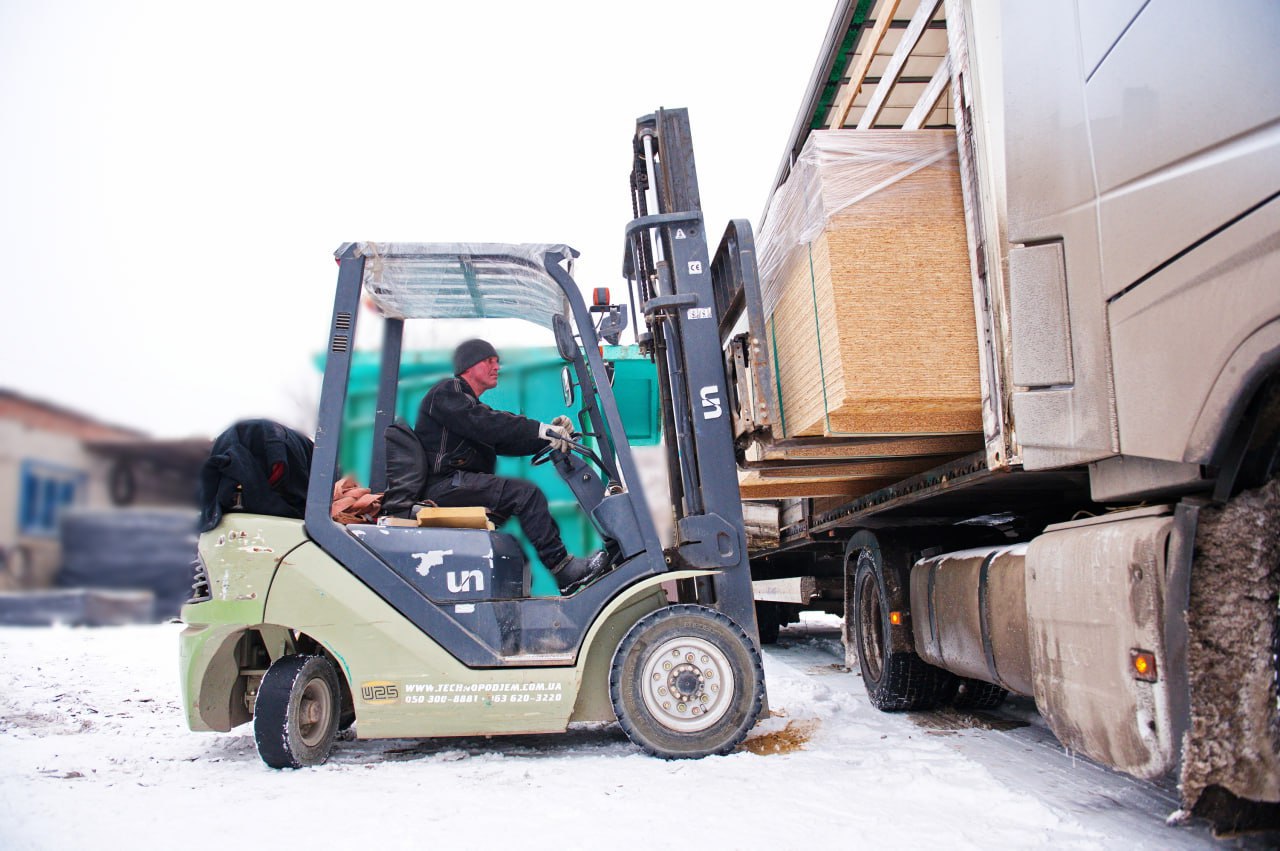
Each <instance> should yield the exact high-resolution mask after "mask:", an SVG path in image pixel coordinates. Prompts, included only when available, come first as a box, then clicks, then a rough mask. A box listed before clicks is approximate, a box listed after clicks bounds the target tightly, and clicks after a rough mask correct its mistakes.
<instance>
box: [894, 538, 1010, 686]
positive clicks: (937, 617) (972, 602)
mask: <svg viewBox="0 0 1280 851" xmlns="http://www.w3.org/2000/svg"><path fill="white" fill-rule="evenodd" d="M1026 552H1027V545H1026V544H1010V545H1004V546H998V547H982V548H978V549H970V550H961V551H959V552H951V553H944V554H942V555H939V556H934V557H932V558H927V559H921V560H920V561H918V562H916V564H915V566H914V567H912V569H911V613H912V618H911V622H912V633H913V636H914V638H915V645H916V653H918V654H919V655H920V657H921V658H922V659H924V660H925V661H926V662H928V663H929V664H931V665H936V666H937V667H939V668H943V669H945V670H948V671H951V672H952V673H954V674H958V675H960V676H962V677H971V678H973V679H978V680H982V681H984V682H989V683H995V684H997V685H999V686H1001V687H1003V688H1005V689H1008V690H1009V691H1011V692H1015V693H1017V694H1022V695H1030V694H1032V693H1033V683H1032V677H1031V657H1030V653H1029V650H1028V645H1027V603H1026V601H1027V595H1026V572H1025V561H1026Z"/></svg>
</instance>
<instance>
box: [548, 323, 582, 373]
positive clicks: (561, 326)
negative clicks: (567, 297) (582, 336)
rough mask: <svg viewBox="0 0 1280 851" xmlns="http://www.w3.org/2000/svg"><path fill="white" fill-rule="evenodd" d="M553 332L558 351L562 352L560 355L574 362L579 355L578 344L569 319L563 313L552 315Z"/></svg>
mask: <svg viewBox="0 0 1280 851" xmlns="http://www.w3.org/2000/svg"><path fill="white" fill-rule="evenodd" d="M551 332H552V333H553V334H555V337H556V351H558V352H559V353H560V357H562V358H564V359H565V360H567V361H569V362H570V363H572V362H573V360H574V359H575V358H576V357H577V356H578V344H577V342H576V341H575V340H574V339H573V329H572V328H570V327H569V320H568V319H565V318H564V316H563V315H562V314H559V313H557V314H555V315H554V316H552V317H551Z"/></svg>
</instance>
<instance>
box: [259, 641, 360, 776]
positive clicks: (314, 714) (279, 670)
mask: <svg viewBox="0 0 1280 851" xmlns="http://www.w3.org/2000/svg"><path fill="white" fill-rule="evenodd" d="M341 709H342V689H341V687H340V685H339V683H338V672H337V671H336V670H335V669H334V667H333V663H332V662H330V661H329V660H328V659H326V658H325V657H324V656H310V655H294V656H282V657H280V658H279V659H277V660H276V661H275V662H273V663H272V664H271V667H270V668H268V669H267V673H266V674H265V675H264V676H263V678H262V685H261V686H259V688H258V698H257V701H256V704H255V707H254V713H253V738H254V741H255V742H256V743H257V745H258V755H259V756H260V757H262V761H263V762H265V763H266V764H267V765H269V766H271V767H272V768H303V767H304V766H309V765H320V764H322V763H323V762H324V761H325V760H327V759H328V758H329V752H330V751H331V750H332V749H333V742H334V740H335V739H336V738H337V734H338V720H339V715H340V713H341Z"/></svg>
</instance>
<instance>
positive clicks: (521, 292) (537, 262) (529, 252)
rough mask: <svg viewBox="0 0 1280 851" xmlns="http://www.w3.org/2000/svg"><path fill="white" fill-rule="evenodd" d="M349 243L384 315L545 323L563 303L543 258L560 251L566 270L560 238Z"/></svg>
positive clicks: (567, 253)
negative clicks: (552, 241)
mask: <svg viewBox="0 0 1280 851" xmlns="http://www.w3.org/2000/svg"><path fill="white" fill-rule="evenodd" d="M346 248H347V246H345V245H344V246H342V247H341V248H339V249H338V251H337V252H335V253H336V254H338V255H341V254H342V252H343V251H344V250H345V249H346ZM355 251H356V254H357V255H359V256H363V257H364V258H365V264H364V281H363V283H364V290H365V292H366V293H367V294H368V295H369V298H370V299H371V300H372V301H373V303H374V304H375V305H376V306H377V308H378V310H379V311H381V312H382V314H383V315H385V316H388V317H392V318H396V319H482V318H490V319H524V320H527V321H529V322H534V323H536V324H538V325H542V326H543V327H546V328H550V327H551V317H552V316H554V315H556V314H564V313H565V312H566V311H567V309H568V301H567V299H566V298H565V295H564V292H563V291H562V290H561V289H560V285H559V284H558V283H556V281H555V279H554V278H552V277H551V275H550V274H549V273H548V272H547V270H546V266H545V265H544V257H545V256H546V254H547V252H555V253H559V254H561V255H562V256H563V257H564V258H565V260H566V261H567V262H568V266H567V268H568V270H569V271H570V273H572V268H573V267H572V263H573V256H574V253H575V252H574V250H573V249H572V248H570V247H569V246H567V245H549V244H529V243H472V242H458V243H447V242H442V243H425V242H360V243H356V245H355Z"/></svg>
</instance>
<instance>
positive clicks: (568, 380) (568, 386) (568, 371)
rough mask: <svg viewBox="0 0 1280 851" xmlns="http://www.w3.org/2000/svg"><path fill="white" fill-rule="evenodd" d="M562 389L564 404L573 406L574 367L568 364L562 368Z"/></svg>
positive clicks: (568, 406) (569, 406)
mask: <svg viewBox="0 0 1280 851" xmlns="http://www.w3.org/2000/svg"><path fill="white" fill-rule="evenodd" d="M560 389H561V390H563V391H564V406H565V407H566V408H572V407H573V368H572V367H568V366H566V367H565V368H564V369H562V370H560Z"/></svg>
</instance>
